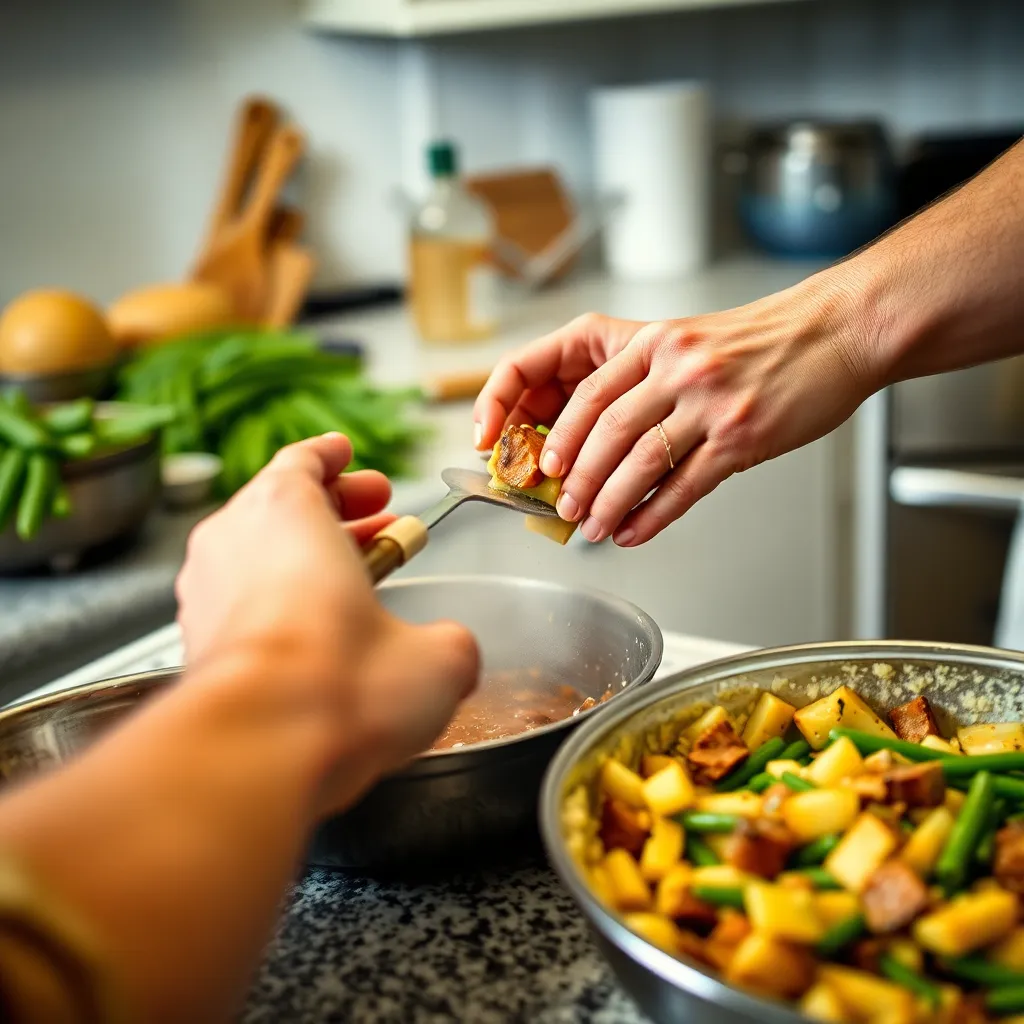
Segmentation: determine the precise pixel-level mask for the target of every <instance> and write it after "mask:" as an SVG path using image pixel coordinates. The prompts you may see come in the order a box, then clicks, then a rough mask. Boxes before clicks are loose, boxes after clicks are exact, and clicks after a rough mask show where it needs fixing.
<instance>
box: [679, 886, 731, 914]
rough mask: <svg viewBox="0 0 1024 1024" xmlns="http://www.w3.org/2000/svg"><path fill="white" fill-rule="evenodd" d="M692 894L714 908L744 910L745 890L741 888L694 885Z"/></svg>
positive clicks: (691, 889) (691, 890)
mask: <svg viewBox="0 0 1024 1024" xmlns="http://www.w3.org/2000/svg"><path fill="white" fill-rule="evenodd" d="M690 892H691V894H692V895H693V896H694V897H695V898H696V899H698V900H700V901H701V902H702V903H710V904H711V906H713V907H735V908H736V909H737V910H742V909H743V890H742V889H741V888H740V887H739V886H725V885H694V886H691V888H690Z"/></svg>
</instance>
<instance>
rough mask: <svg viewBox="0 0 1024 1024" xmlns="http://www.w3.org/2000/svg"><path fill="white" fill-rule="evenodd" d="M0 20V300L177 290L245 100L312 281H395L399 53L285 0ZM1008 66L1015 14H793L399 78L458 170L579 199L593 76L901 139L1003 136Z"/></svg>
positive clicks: (49, 11)
mask: <svg viewBox="0 0 1024 1024" xmlns="http://www.w3.org/2000/svg"><path fill="white" fill-rule="evenodd" d="M368 2H372V0H368ZM3 6H4V10H3V12H2V14H0V133H2V137H3V138H4V140H5V142H4V146H3V150H2V152H3V156H2V158H0V185H2V189H0V238H2V243H3V244H2V246H0V298H2V297H3V296H9V295H11V294H13V293H15V292H17V291H19V290H21V289H23V288H26V287H30V286H33V285H39V284H44V283H47V282H60V283H62V284H66V285H70V286H73V287H76V288H79V289H81V290H83V291H86V292H89V293H92V294H94V295H95V296H97V297H98V298H101V299H106V298H110V297H112V296H113V295H115V294H116V293H117V292H118V291H120V290H121V289H123V288H126V287H128V286H130V285H133V284H136V283H140V282H142V281H145V280H151V279H166V278H173V277H175V276H177V275H179V274H180V273H181V272H182V271H183V269H184V268H185V266H186V265H187V263H188V261H189V259H190V258H191V256H192V255H193V252H194V248H195V245H196V242H197V239H198V237H199V235H200V233H201V230H202V225H203V218H204V217H205V215H206V212H207V209H208V207H209V203H210V201H211V197H212V194H213V190H214V188H215V186H216V183H217V180H218V174H219V172H220V162H221V160H222V156H223V150H224V146H225V133H226V131H227V128H228V124H229V121H230V117H231V115H232V112H233V110H234V105H235V103H236V102H237V100H238V98H239V97H240V96H241V95H242V94H243V93H245V92H246V91H248V90H253V89H260V90H263V91H266V92H267V93H269V94H271V95H272V96H275V97H277V98H279V99H280V100H282V101H283V102H285V103H287V104H288V106H289V107H290V108H292V109H293V110H294V112H295V114H296V116H297V117H298V118H299V119H300V121H301V123H302V124H303V125H304V126H305V127H306V128H307V130H308V131H309V134H310V137H311V139H312V140H313V144H314V154H313V159H312V160H311V161H310V163H309V166H308V167H307V170H306V174H305V177H304V179H303V181H302V182H301V188H302V191H303V193H304V197H305V200H306V202H307V203H308V206H309V209H310V212H311V213H312V220H313V226H312V234H313V237H314V240H315V242H316V244H317V247H318V249H319V250H320V252H321V254H322V261H323V266H322V270H321V280H322V281H324V282H327V283H337V282H339V281H343V280H349V279H359V278H363V279H366V278H372V277H378V276H381V275H392V274H396V273H399V272H400V270H401V267H402V244H401V225H400V223H399V221H398V219H397V217H396V216H395V214H394V212H393V209H392V207H391V205H390V203H389V191H390V189H391V187H392V186H393V185H394V184H396V183H397V182H398V181H399V180H400V177H401V173H402V166H403V165H402V161H403V156H404V153H403V137H402V132H401V131H400V128H399V123H400V120H401V112H402V110H403V105H404V102H405V100H404V98H403V97H404V94H403V77H402V76H403V75H405V74H406V73H407V72H408V70H409V69H408V64H409V61H408V55H409V52H410V51H409V50H408V49H403V48H402V47H401V46H400V45H399V44H395V43H390V42H377V41H367V40H352V39H342V38H324V37H317V36H313V35H311V34H309V33H307V32H305V31H303V30H302V29H301V27H300V22H299V17H298V14H297V12H296V9H295V8H296V5H295V4H294V3H293V2H292V0H147V2H146V3H145V4H138V3H131V2H129V0H90V2H89V3H84V4H83V3H81V2H78V0H49V2H47V3H45V4H5V5H3ZM1022 52H1024V4H1022V3H1020V0H978V2H974V3H966V2H963V0H808V2H804V3H793V4H780V5H778V6H773V5H764V6H757V7H752V8H739V9H736V8H730V9H727V10H722V11H711V12H698V13H693V14H683V15H673V16H662V17H656V18H639V19H629V20H624V21H616V22H613V23H605V24H588V25H584V26H576V27H559V28H554V29H545V30H540V31H517V32H514V33H498V34H494V35H487V36H478V37H463V38H459V39H453V40H442V41H438V42H432V43H430V44H427V45H426V46H424V47H423V48H422V50H421V53H422V57H423V62H422V64H421V65H420V69H419V70H420V72H422V71H423V70H424V69H425V70H426V74H427V76H428V78H429V76H430V75H434V76H436V98H437V115H438V121H439V125H440V127H442V128H443V129H444V130H446V131H448V132H450V133H452V134H453V135H455V136H456V137H458V138H459V140H460V141H461V142H462V143H463V146H464V150H465V154H466V160H467V163H468V164H469V165H470V166H472V167H475V168H483V167H496V166H501V165H503V164H508V163H514V162H520V161H524V160H529V161H555V162H557V163H558V164H559V165H560V166H562V167H563V168H564V170H565V172H566V173H567V175H568V177H569V180H570V181H571V182H572V184H573V186H574V187H576V188H577V189H580V190H583V191H585V190H586V189H587V188H588V186H589V158H588V139H587V128H586V94H587V91H588V89H589V88H590V87H591V86H593V85H594V84H597V83H602V82H620V81H632V80H643V79H649V78H659V77H680V76H693V77H701V78H706V79H708V80H709V81H710V82H711V83H712V85H713V87H714V89H715V93H716V96H717V100H718V104H719V108H720V111H721V113H722V114H723V115H725V116H730V117H745V116H763V117H768V116H777V115H790V114H793V113H794V112H799V111H807V112H811V113H825V114H841V115H861V114H869V115H874V116H881V117H884V118H886V119H887V120H888V121H889V123H890V124H891V125H892V126H893V128H894V129H895V131H896V133H897V134H898V135H899V136H904V135H906V134H907V133H910V132H915V131H919V130H922V129H928V128H937V127H943V126H961V125H963V124H971V125H975V126H984V125H998V124H1002V123H1005V122H1007V121H1020V120H1024V60H1021V54H1022ZM420 80H421V79H417V78H412V79H409V81H411V82H413V83H414V84H415V83H416V82H417V81H420Z"/></svg>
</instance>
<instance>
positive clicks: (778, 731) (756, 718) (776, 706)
mask: <svg viewBox="0 0 1024 1024" xmlns="http://www.w3.org/2000/svg"><path fill="white" fill-rule="evenodd" d="M795 713H796V708H795V707H793V705H792V704H787V703H786V702H785V701H784V700H780V699H779V698H778V697H776V696H775V694H774V693H762V694H761V696H760V697H759V698H758V700H757V704H756V705H755V706H754V710H753V711H752V712H751V713H750V718H748V719H747V724H746V726H745V727H744V729H743V742H744V743H746V745H747V746H748V747H749V748H750V749H751V750H752V751H754V750H757V748H758V747H760V746H762V745H763V744H765V743H767V742H768V741H769V740H771V739H775V738H776V737H777V736H783V735H784V734H785V732H786V730H787V729H788V728H789V726H790V723H791V722H792V721H793V715H794V714H795Z"/></svg>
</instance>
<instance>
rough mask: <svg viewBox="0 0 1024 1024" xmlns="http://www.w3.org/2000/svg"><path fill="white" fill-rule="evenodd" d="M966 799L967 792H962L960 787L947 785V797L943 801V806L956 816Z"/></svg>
mask: <svg viewBox="0 0 1024 1024" xmlns="http://www.w3.org/2000/svg"><path fill="white" fill-rule="evenodd" d="M966 799H967V794H966V793H963V792H961V791H960V790H959V789H952V788H949V787H947V788H946V798H945V799H944V800H943V801H942V806H943V807H945V808H946V810H947V811H949V813H950V814H952V815H953V817H954V818H955V817H956V816H957V815H958V814H959V813H960V808H961V807H963V805H964V801H965V800H966Z"/></svg>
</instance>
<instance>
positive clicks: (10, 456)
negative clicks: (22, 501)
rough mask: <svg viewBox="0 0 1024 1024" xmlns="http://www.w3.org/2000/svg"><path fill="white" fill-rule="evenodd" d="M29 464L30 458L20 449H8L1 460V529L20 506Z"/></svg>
mask: <svg viewBox="0 0 1024 1024" xmlns="http://www.w3.org/2000/svg"><path fill="white" fill-rule="evenodd" d="M27 464H28V456H27V455H26V454H25V453H24V452H23V451H22V450H21V449H20V448H8V449H7V451H5V452H4V454H3V457H2V458H0V529H3V528H4V527H5V526H6V525H7V522H8V520H9V519H10V518H11V513H12V512H13V511H14V508H15V506H16V505H17V504H18V496H19V495H20V494H21V484H22V481H23V480H24V478H25V467H26V465H27Z"/></svg>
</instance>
